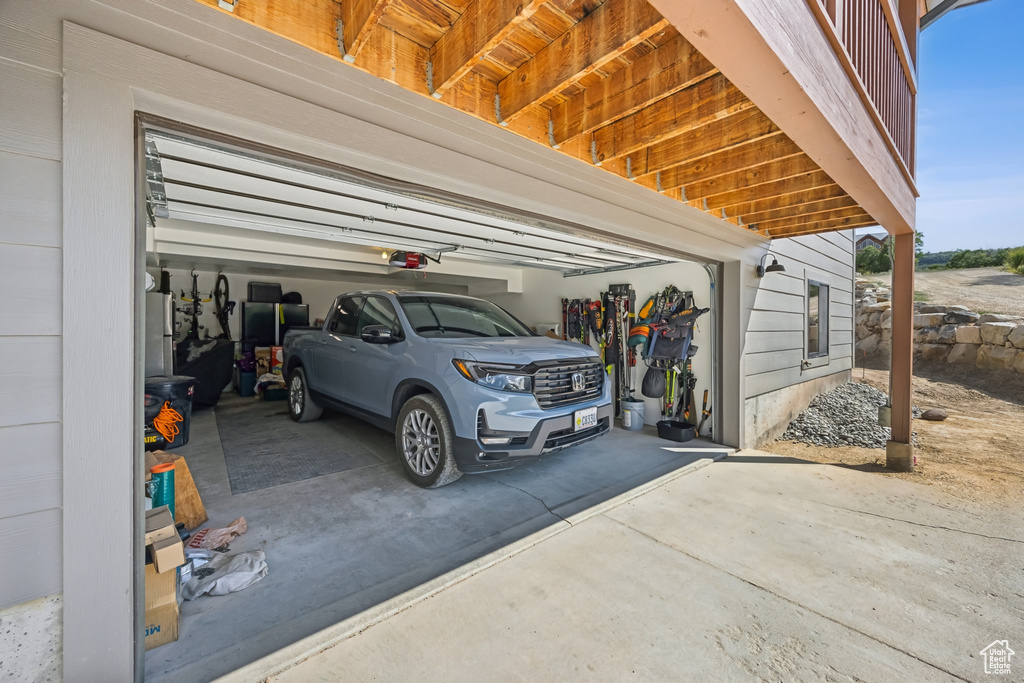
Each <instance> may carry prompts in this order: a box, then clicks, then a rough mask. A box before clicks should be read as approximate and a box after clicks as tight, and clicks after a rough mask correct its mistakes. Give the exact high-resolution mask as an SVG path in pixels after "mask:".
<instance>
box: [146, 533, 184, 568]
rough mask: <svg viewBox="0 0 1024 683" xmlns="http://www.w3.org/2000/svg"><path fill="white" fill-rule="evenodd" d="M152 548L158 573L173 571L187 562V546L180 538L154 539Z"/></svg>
mask: <svg viewBox="0 0 1024 683" xmlns="http://www.w3.org/2000/svg"><path fill="white" fill-rule="evenodd" d="M150 548H151V552H152V554H153V565H154V566H155V567H156V571H157V572H158V573H161V574H162V573H164V572H173V570H175V569H177V568H178V567H179V566H180V565H183V564H185V548H184V546H182V545H181V539H180V538H165V539H161V540H159V541H154V542H153V545H152V546H150ZM147 566H148V565H147ZM174 573H177V572H174Z"/></svg>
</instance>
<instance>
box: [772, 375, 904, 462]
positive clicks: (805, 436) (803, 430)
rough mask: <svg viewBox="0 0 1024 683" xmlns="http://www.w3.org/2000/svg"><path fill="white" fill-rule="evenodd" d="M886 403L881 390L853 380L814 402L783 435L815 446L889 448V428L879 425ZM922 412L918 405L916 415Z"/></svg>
mask: <svg viewBox="0 0 1024 683" xmlns="http://www.w3.org/2000/svg"><path fill="white" fill-rule="evenodd" d="M886 403H887V398H886V395H885V394H884V393H883V392H881V391H879V390H878V389H875V388H874V387H870V386H868V385H866V384H855V383H853V382H850V383H848V384H844V385H843V386H841V387H838V388H837V389H834V390H832V391H830V392H829V393H827V394H822V395H821V396H818V397H817V398H815V399H814V400H813V401H811V405H810V406H808V408H807V410H805V411H804V412H802V413H800V415H798V416H797V418H796V419H795V420H793V421H792V422H790V423H789V427H788V428H787V429H786V432H785V433H784V434H783V435H782V437H781V438H782V439H783V440H786V441H797V442H800V443H806V444H810V445H812V446H860V447H862V448H885V444H886V442H887V441H888V440H889V428H888V427H880V426H878V409H879V408H880V407H881V406H884V405H885V404H886ZM920 414H921V411H920V410H918V408H917V406H914V417H918V416H919V415H920Z"/></svg>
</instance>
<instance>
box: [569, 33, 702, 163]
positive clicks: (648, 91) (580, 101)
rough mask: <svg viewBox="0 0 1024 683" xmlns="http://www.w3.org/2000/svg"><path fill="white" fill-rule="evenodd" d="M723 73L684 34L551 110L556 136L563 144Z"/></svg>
mask: <svg viewBox="0 0 1024 683" xmlns="http://www.w3.org/2000/svg"><path fill="white" fill-rule="evenodd" d="M716 73H718V69H716V68H715V67H714V65H712V64H711V62H709V61H708V60H706V59H705V58H704V56H703V55H702V54H700V53H699V52H697V50H696V48H694V47H693V45H691V44H690V42H689V41H688V40H686V39H685V38H683V37H682V36H676V37H675V38H673V39H672V40H670V41H669V42H667V43H665V44H664V45H662V46H661V47H659V48H657V49H656V50H654V51H653V52H649V53H647V54H646V55H644V56H643V57H640V58H639V59H637V60H636V61H635V62H632V63H630V64H627V65H626V66H624V67H623V68H621V69H619V70H617V71H615V72H613V73H612V74H611V75H610V76H607V77H605V78H602V79H601V81H600V82H598V83H596V84H594V85H592V86H590V87H589V88H586V89H585V90H583V91H581V92H579V93H577V94H575V95H573V96H572V97H570V98H569V99H568V100H566V101H565V102H561V103H559V104H556V105H555V106H554V107H552V108H551V122H552V131H551V135H552V137H553V138H554V141H555V144H556V145H560V144H562V143H564V142H566V141H567V140H571V139H573V138H575V137H577V136H579V135H586V134H587V133H590V132H592V131H594V130H596V129H597V128H599V127H600V126H604V125H607V124H609V123H612V122H614V121H617V120H618V119H621V118H622V117H624V116H629V115H630V114H632V113H634V112H636V111H639V110H640V109H643V108H644V107H646V106H648V105H650V104H651V103H653V102H655V101H656V100H659V99H661V98H663V97H668V96H669V95H672V94H674V93H677V92H679V91H680V90H683V89H685V88H689V87H690V86H693V85H695V84H697V83H699V82H700V81H702V80H704V79H705V78H708V77H709V76H713V75H715V74H716Z"/></svg>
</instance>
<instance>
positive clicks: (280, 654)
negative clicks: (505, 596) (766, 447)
mask: <svg viewBox="0 0 1024 683" xmlns="http://www.w3.org/2000/svg"><path fill="white" fill-rule="evenodd" d="M708 450H711V449H708ZM734 453H736V449H734V448H729V447H725V446H723V447H722V449H721V450H714V451H713V453H712V455H710V457H705V458H700V459H699V460H695V461H694V462H691V463H689V464H688V465H685V466H683V467H680V468H679V469H677V470H673V471H672V472H669V473H667V474H663V475H662V476H660V477H658V478H657V479H653V480H651V481H649V482H647V483H646V484H643V485H641V486H638V487H636V488H635V489H630V490H629V491H626V492H625V493H621V494H619V495H618V496H615V497H614V498H610V499H608V500H606V501H604V502H603V503H598V504H597V505H594V506H593V507H590V508H587V509H586V510H583V511H581V512H578V513H576V514H575V515H572V516H570V517H567V518H565V520H564V521H558V522H556V523H555V524H552V525H551V526H549V527H547V528H545V529H541V530H540V531H537V532H534V533H532V534H530V535H529V536H526V537H525V538H521V539H520V540H518V541H515V542H514V543H510V544H509V545H507V546H505V547H503V548H499V549H498V550H495V551H493V552H491V553H488V554H487V555H484V556H483V557H480V558H477V559H475V560H473V561H472V562H467V563H466V564H464V565H462V566H461V567H458V568H456V569H453V570H451V571H450V572H447V573H446V574H442V575H441V576H438V577H437V578H435V579H432V580H430V581H427V582H426V583H423V584H420V585H419V586H416V587H415V588H412V589H410V590H408V591H406V592H404V593H402V594H401V595H396V596H395V597H393V598H391V599H390V600H386V601H384V602H382V603H380V604H379V605H375V606H374V607H371V608H369V609H367V610H363V611H362V612H360V613H359V614H355V615H353V616H351V617H349V618H348V619H345V620H343V621H340V622H338V623H337V624H334V625H333V626H328V627H327V628H325V629H323V630H321V631H318V632H317V633H314V634H313V635H310V636H307V637H305V638H303V639H301V640H298V641H296V642H294V643H292V644H291V645H288V646H286V647H283V648H281V649H280V650H278V651H276V652H273V653H271V654H269V655H267V656H266V657H262V658H260V659H257V660H256V661H255V662H252V663H250V664H246V665H245V666H243V667H241V668H239V669H236V670H234V671H232V672H230V673H228V674H225V675H223V676H221V677H220V678H217V679H216V680H215V681H214V683H253V682H254V681H263V680H266V679H268V678H270V677H271V676H274V675H276V674H279V673H282V672H284V671H285V670H287V669H290V668H292V667H293V666H295V665H297V664H299V663H301V662H303V661H305V660H307V659H309V658H310V657H313V656H315V655H317V654H319V653H321V652H323V651H324V650H327V649H329V648H331V647H333V646H334V645H337V644H338V643H340V642H342V641H343V640H347V639H348V638H351V637H352V636H356V635H359V634H360V633H362V632H363V631H365V630H367V629H368V628H370V627H372V626H375V625H376V624H379V623H381V622H383V621H386V620H387V619H390V618H391V617H393V616H396V615H397V614H399V613H401V612H404V611H405V610H407V609H409V608H410V607H412V606H413V605H416V604H417V603H420V602H422V601H424V600H426V599H428V598H431V597H433V596H435V595H437V594H438V593H440V592H442V591H444V590H445V589H447V588H450V587H451V586H454V585H455V584H457V583H461V582H462V581H465V580H466V579H468V578H470V577H473V576H475V575H477V574H479V573H480V572H482V571H484V570H486V569H489V568H490V567H493V566H494V565H496V564H499V563H500V562H504V561H505V560H507V559H509V558H512V557H515V556H516V555H518V554H519V553H521V552H523V551H525V550H529V549H530V548H532V547H533V546H535V545H538V544H539V543H543V542H544V541H546V540H548V539H549V538H551V537H553V536H556V535H558V534H560V533H562V532H563V531H566V530H568V529H571V528H572V527H573V526H575V525H577V524H580V523H581V522H585V521H586V520H588V519H590V518H592V517H596V516H597V515H600V514H603V513H605V512H608V511H609V510H611V509H613V508H617V507H619V506H620V505H624V504H626V503H628V502H630V501H632V500H635V499H637V498H639V497H640V496H643V495H644V494H646V493H649V492H650V491H653V490H654V489H657V488H660V487H662V486H664V485H665V484H668V483H669V482H671V481H673V480H675V479H678V478H680V477H683V476H685V475H687V474H691V473H693V472H696V471H697V470H700V469H703V468H704V467H707V466H708V465H710V464H711V463H713V462H717V461H719V460H721V459H723V458H725V457H726V456H729V455H732V454H734Z"/></svg>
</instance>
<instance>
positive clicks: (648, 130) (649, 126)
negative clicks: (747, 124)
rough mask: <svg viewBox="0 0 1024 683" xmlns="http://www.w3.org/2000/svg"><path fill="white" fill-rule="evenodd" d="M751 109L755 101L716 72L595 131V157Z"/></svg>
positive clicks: (645, 144) (617, 154)
mask: <svg viewBox="0 0 1024 683" xmlns="http://www.w3.org/2000/svg"><path fill="white" fill-rule="evenodd" d="M752 109H754V103H753V102H751V101H750V100H748V99H747V97H746V96H745V95H744V94H743V93H741V92H740V91H739V89H737V88H736V86H734V85H733V84H732V83H730V82H729V81H728V79H726V78H725V76H722V75H721V74H717V75H715V76H712V77H711V78H708V79H706V80H703V81H701V82H700V83H698V84H697V85H694V86H692V87H690V88H687V89H686V90H680V91H679V92H677V93H675V94H674V95H670V96H669V97H666V98H664V99H661V100H658V101H657V102H655V103H654V104H652V105H650V106H649V107H645V108H644V109H641V110H640V111H638V112H636V113H634V114H630V115H629V116H627V117H625V118H622V119H619V120H618V121H615V122H614V123H612V124H610V125H607V126H604V127H602V128H598V129H597V130H595V131H594V143H595V145H596V149H597V155H598V158H599V159H601V160H602V161H603V160H605V159H616V158H619V157H624V156H628V155H630V154H633V153H635V152H638V151H640V150H642V149H643V148H645V147H649V146H651V145H656V144H658V143H659V142H662V141H665V140H669V139H672V138H675V137H678V136H680V135H683V134H685V133H689V132H691V131H693V130H696V129H698V128H700V127H701V126H706V125H708V124H710V123H714V122H715V121H720V120H722V119H724V118H727V117H728V116H730V115H731V114H736V113H738V112H743V111H749V110H752Z"/></svg>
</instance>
